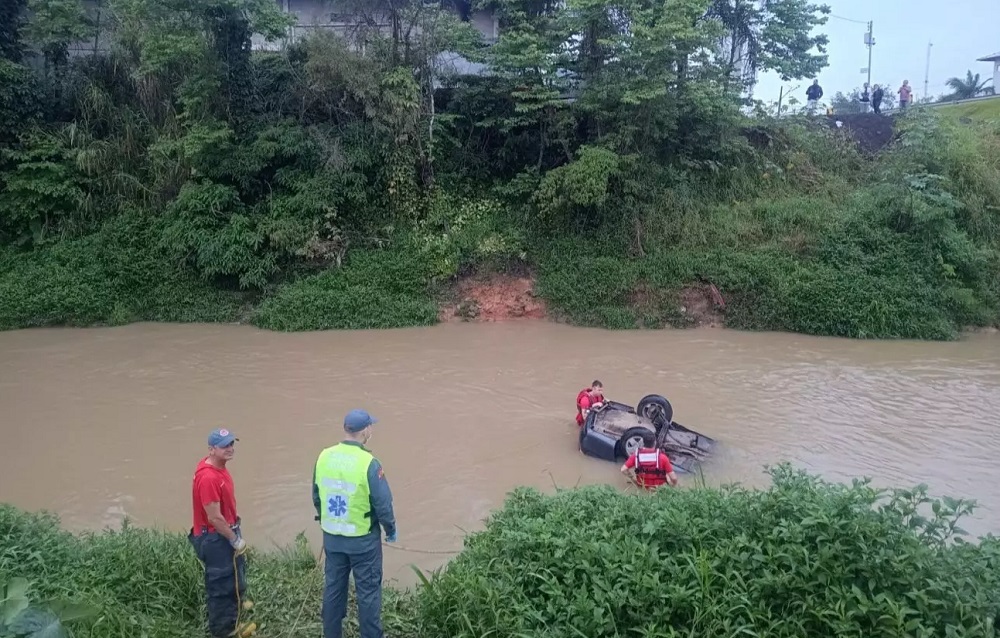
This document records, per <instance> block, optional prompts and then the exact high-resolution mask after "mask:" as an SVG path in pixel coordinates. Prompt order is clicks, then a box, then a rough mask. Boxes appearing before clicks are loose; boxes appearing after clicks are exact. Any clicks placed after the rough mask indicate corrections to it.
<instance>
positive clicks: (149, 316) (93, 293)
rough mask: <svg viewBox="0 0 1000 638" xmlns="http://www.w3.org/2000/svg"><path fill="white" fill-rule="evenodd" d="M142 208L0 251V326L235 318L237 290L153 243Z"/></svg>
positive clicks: (151, 223)
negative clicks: (44, 241) (87, 231)
mask: <svg viewBox="0 0 1000 638" xmlns="http://www.w3.org/2000/svg"><path fill="white" fill-rule="evenodd" d="M157 236H158V228H157V227H156V225H155V222H154V220H153V219H151V218H150V217H148V216H146V215H142V214H130V215H123V216H119V217H116V218H113V219H112V220H111V221H109V222H107V223H106V224H105V225H104V226H102V227H101V229H100V230H99V231H98V232H97V233H94V234H91V235H87V236H85V237H80V238H76V239H72V240H65V241H62V242H59V243H56V244H54V245H51V246H47V247H44V248H40V249H36V250H33V251H31V252H13V251H6V252H3V251H0V299H2V300H3V303H0V329H11V328H23V327H31V326H51V325H71V326H86V325H92V324H96V323H107V324H122V323H128V322H132V321H233V320H235V318H236V316H237V313H238V310H239V305H240V303H241V299H240V297H238V296H236V295H233V294H231V293H225V292H223V291H220V290H218V289H213V288H210V287H208V286H206V285H205V284H204V283H203V282H200V281H198V280H197V279H196V278H195V277H194V276H193V275H192V274H191V273H188V272H184V271H181V270H179V269H178V268H177V267H176V266H175V265H174V264H173V263H172V262H171V261H170V260H169V259H168V258H166V257H165V256H164V255H162V254H161V253H158V252H157V251H156V250H155V248H154V242H155V238H156V237H157Z"/></svg>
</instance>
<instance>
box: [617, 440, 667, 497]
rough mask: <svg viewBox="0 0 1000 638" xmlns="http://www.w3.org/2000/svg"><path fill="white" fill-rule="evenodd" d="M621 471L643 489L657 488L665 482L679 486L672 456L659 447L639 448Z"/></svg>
mask: <svg viewBox="0 0 1000 638" xmlns="http://www.w3.org/2000/svg"><path fill="white" fill-rule="evenodd" d="M621 472H622V474H624V475H625V476H627V477H628V478H629V479H631V480H632V482H633V483H635V484H636V485H638V486H639V487H641V488H643V489H647V490H651V489H655V488H657V487H660V486H661V485H663V484H665V483H669V484H670V486H671V487H676V486H677V475H676V474H674V467H673V465H671V464H670V458H669V457H668V456H667V455H666V453H665V452H664V451H663V450H660V449H658V448H652V447H649V448H647V447H641V448H639V449H638V450H636V451H635V453H633V454H632V455H631V456H629V457H628V460H626V461H625V464H624V465H622V467H621Z"/></svg>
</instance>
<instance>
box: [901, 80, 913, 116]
mask: <svg viewBox="0 0 1000 638" xmlns="http://www.w3.org/2000/svg"><path fill="white" fill-rule="evenodd" d="M912 95H913V89H912V88H910V81H909V80H903V86H901V87H899V108H900V109H905V108H906V107H907V105H909V103H910V98H911V97H912Z"/></svg>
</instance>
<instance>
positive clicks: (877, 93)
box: [872, 84, 885, 115]
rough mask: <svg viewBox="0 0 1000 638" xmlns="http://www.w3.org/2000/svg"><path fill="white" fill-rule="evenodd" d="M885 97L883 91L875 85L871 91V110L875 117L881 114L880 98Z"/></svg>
mask: <svg viewBox="0 0 1000 638" xmlns="http://www.w3.org/2000/svg"><path fill="white" fill-rule="evenodd" d="M884 96H885V91H883V90H882V87H881V86H879V85H878V84H876V85H875V90H874V91H872V110H873V111H875V114H876V115H881V114H882V98H883V97H884Z"/></svg>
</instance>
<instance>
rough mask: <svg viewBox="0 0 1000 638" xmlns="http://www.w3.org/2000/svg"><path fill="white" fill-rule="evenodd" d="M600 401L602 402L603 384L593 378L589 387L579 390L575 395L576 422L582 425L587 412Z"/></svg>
mask: <svg viewBox="0 0 1000 638" xmlns="http://www.w3.org/2000/svg"><path fill="white" fill-rule="evenodd" d="M602 403H604V385H602V384H601V382H600V381H598V380H596V379H595V380H594V382H593V383H591V384H590V387H589V388H584V389H583V390H580V393H579V394H578V395H576V424H577V425H581V426H582V425H583V422H584V421H585V420H586V419H587V412H589V411H590V409H591V408H593V407H597V406H599V405H601V404H602Z"/></svg>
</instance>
